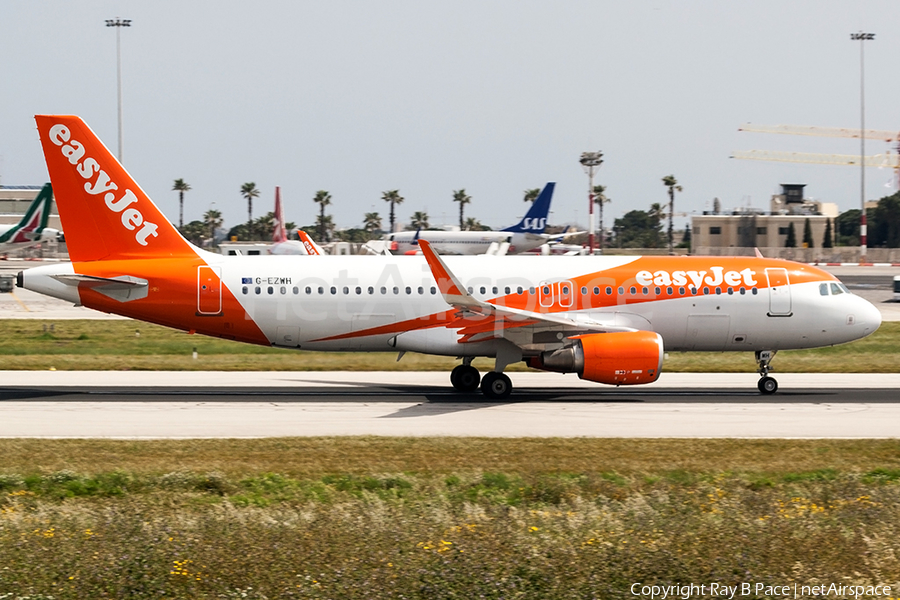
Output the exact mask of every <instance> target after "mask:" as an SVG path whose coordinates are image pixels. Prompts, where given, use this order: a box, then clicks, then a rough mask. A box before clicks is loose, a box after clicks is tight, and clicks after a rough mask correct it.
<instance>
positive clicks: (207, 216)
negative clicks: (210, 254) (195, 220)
mask: <svg viewBox="0 0 900 600" xmlns="http://www.w3.org/2000/svg"><path fill="white" fill-rule="evenodd" d="M203 222H204V223H205V224H206V226H207V227H209V245H210V246H214V245H215V243H216V229H218V228H219V227H221V226H222V213H220V212H219V211H217V210H215V209H214V208H211V209H209V210H208V211H206V212H205V213H204V214H203Z"/></svg>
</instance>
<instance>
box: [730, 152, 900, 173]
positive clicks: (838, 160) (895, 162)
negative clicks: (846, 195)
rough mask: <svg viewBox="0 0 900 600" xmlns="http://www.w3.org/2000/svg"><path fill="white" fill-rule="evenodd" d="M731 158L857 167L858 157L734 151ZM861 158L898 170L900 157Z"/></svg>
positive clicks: (867, 162)
mask: <svg viewBox="0 0 900 600" xmlns="http://www.w3.org/2000/svg"><path fill="white" fill-rule="evenodd" d="M731 158H740V159H744V160H771V161H778V162H793V163H808V164H815V165H856V166H859V156H856V155H853V154H816V153H814V152H781V151H776V150H735V151H734V152H732V153H731ZM863 158H864V159H865V160H864V161H863V162H864V164H865V166H867V167H879V168H883V167H890V168H892V169H898V168H900V155H898V154H890V153H888V154H870V155H869V156H865V157H863Z"/></svg>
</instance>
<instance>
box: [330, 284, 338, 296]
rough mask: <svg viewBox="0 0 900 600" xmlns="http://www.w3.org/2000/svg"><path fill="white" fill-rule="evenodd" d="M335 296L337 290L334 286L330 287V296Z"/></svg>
mask: <svg viewBox="0 0 900 600" xmlns="http://www.w3.org/2000/svg"><path fill="white" fill-rule="evenodd" d="M335 294H337V288H336V287H334V286H331V295H332V296H334V295H335Z"/></svg>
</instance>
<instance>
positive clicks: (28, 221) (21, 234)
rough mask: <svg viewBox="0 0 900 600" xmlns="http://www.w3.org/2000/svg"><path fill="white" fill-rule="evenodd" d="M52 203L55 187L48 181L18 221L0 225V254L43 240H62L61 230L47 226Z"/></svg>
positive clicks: (34, 244) (28, 246) (27, 246)
mask: <svg viewBox="0 0 900 600" xmlns="http://www.w3.org/2000/svg"><path fill="white" fill-rule="evenodd" d="M52 204H53V189H52V188H51V186H50V184H49V183H47V184H45V185H44V187H42V188H41V191H40V192H38V195H37V196H36V197H35V198H34V201H33V202H32V203H31V205H30V206H29V207H28V211H26V213H25V216H24V217H22V219H21V220H20V221H19V222H18V223H16V224H15V225H0V254H5V253H7V252H11V251H13V250H23V249H25V248H30V247H32V246H36V245H38V244H40V243H41V242H50V241H56V240H60V239H61V237H62V236H61V234H60V232H59V230H58V229H53V228H52V227H47V220H48V219H49V218H50V207H51V205H52Z"/></svg>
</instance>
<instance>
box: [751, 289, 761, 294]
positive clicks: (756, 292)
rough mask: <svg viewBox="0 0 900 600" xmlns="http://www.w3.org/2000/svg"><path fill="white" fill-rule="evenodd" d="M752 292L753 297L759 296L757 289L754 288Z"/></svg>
mask: <svg viewBox="0 0 900 600" xmlns="http://www.w3.org/2000/svg"><path fill="white" fill-rule="evenodd" d="M751 292H752V293H753V295H754V296H755V295H757V294H758V293H759V290H757V289H756V288H753V290H751Z"/></svg>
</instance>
